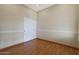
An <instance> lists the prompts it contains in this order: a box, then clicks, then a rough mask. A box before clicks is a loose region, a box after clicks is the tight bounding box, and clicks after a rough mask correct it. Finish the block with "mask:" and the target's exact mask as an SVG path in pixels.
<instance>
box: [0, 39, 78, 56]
mask: <svg viewBox="0 0 79 59" xmlns="http://www.w3.org/2000/svg"><path fill="white" fill-rule="evenodd" d="M0 55H79V49H76V48H72V47H68V46H65V45H60V44H56V43H53V42H49V41H45V40H40V39H34V40H31V41H29V42H25V43H22V44H19V45H16V46H12V47H9V48H5V49H3V50H0Z"/></svg>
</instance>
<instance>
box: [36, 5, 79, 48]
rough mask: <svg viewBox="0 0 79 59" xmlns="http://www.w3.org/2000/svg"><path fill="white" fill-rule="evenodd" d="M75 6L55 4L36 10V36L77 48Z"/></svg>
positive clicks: (78, 45) (78, 44) (78, 43)
mask: <svg viewBox="0 0 79 59" xmlns="http://www.w3.org/2000/svg"><path fill="white" fill-rule="evenodd" d="M77 20H78V19H77V6H76V5H71V4H69V5H68V4H66V5H65V4H62V5H55V6H52V7H50V8H48V9H44V10H43V11H40V12H38V20H37V37H38V38H41V39H45V40H49V41H55V42H58V43H62V44H66V45H70V46H74V47H78V48H79V42H78V38H77V23H76V22H77Z"/></svg>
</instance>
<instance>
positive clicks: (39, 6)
mask: <svg viewBox="0 0 79 59" xmlns="http://www.w3.org/2000/svg"><path fill="white" fill-rule="evenodd" d="M25 5H26V6H28V7H30V8H32V9H33V10H35V11H36V12H38V11H40V10H43V9H46V8H48V7H50V6H53V5H54V4H25Z"/></svg>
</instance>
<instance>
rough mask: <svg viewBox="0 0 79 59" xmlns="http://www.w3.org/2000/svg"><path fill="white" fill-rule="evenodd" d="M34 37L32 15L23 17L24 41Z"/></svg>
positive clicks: (34, 25)
mask: <svg viewBox="0 0 79 59" xmlns="http://www.w3.org/2000/svg"><path fill="white" fill-rule="evenodd" d="M34 38H36V21H35V20H34V19H33V18H32V17H25V18H24V41H29V40H32V39H34Z"/></svg>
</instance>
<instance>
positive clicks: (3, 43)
mask: <svg viewBox="0 0 79 59" xmlns="http://www.w3.org/2000/svg"><path fill="white" fill-rule="evenodd" d="M28 17H30V18H31V21H34V23H32V25H33V27H32V26H31V25H30V24H29V23H28V19H25V18H28ZM25 20H26V24H28V25H29V27H30V30H31V31H32V32H33V31H34V32H33V33H32V32H28V31H29V29H28V28H27V27H26V26H24V22H25ZM35 23H36V12H34V11H33V10H32V9H30V8H28V7H26V6H24V5H8V4H7V5H6V4H5V5H0V49H1V48H5V47H8V46H12V45H15V44H18V43H22V42H25V41H29V40H30V39H31V38H32V39H34V38H35V37H36V28H35V27H36V24H35ZM24 27H26V28H27V29H26V30H27V32H26V38H24ZM31 27H32V28H33V29H34V30H32V29H31ZM29 34H30V36H29V37H28V38H27V36H28V35H29ZM31 35H33V36H31ZM30 37H31V38H30Z"/></svg>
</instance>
